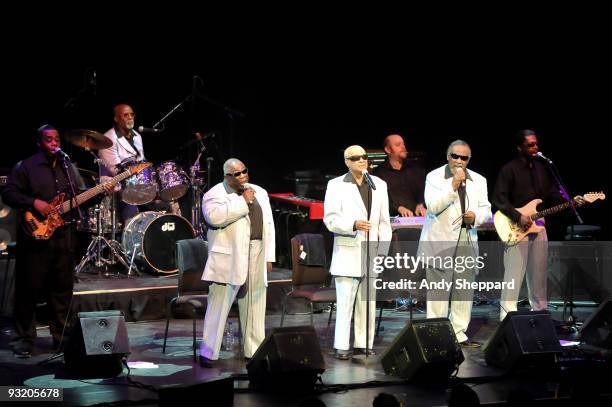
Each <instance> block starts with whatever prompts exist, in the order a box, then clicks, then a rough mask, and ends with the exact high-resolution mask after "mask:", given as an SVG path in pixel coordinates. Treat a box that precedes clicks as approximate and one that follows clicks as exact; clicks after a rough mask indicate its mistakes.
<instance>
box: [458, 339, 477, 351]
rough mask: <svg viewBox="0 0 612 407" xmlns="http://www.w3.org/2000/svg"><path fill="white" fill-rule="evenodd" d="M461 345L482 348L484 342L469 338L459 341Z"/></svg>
mask: <svg viewBox="0 0 612 407" xmlns="http://www.w3.org/2000/svg"><path fill="white" fill-rule="evenodd" d="M459 345H461V347H462V348H472V349H474V348H480V347H481V346H482V344H481V343H480V342H476V341H471V340H469V339H466V340H465V341H463V342H459Z"/></svg>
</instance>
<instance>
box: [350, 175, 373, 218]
mask: <svg viewBox="0 0 612 407" xmlns="http://www.w3.org/2000/svg"><path fill="white" fill-rule="evenodd" d="M344 182H350V183H352V184H355V186H356V187H357V189H358V190H359V195H361V200H362V201H363V206H365V207H366V210H367V211H368V215H369V214H370V212H371V211H372V195H368V194H370V187H369V185H368V183H367V182H366V180H365V179H364V180H363V181H362V182H361V185H359V184H358V183H357V181H356V180H355V177H353V174H352V173H351V172H350V171H349V172H348V174H346V175H345V176H344ZM368 204H369V205H368Z"/></svg>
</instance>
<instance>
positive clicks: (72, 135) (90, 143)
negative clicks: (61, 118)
mask: <svg viewBox="0 0 612 407" xmlns="http://www.w3.org/2000/svg"><path fill="white" fill-rule="evenodd" d="M65 136H66V139H67V140H68V141H69V142H71V143H72V144H74V145H75V146H79V147H83V148H84V149H86V150H100V149H103V148H109V147H110V146H112V145H113V142H112V141H111V140H110V139H109V138H108V137H106V136H105V135H104V134H101V133H98V132H97V131H93V130H84V129H75V130H68V131H67V132H66V134H65Z"/></svg>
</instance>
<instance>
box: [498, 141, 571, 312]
mask: <svg viewBox="0 0 612 407" xmlns="http://www.w3.org/2000/svg"><path fill="white" fill-rule="evenodd" d="M515 142H516V148H517V150H518V156H517V157H516V158H515V159H513V160H511V161H510V162H508V163H507V164H506V165H504V166H503V167H502V169H501V171H500V173H499V176H498V178H497V183H496V185H495V191H494V194H493V204H494V206H495V207H497V209H499V211H500V212H501V213H502V214H503V215H505V216H506V217H508V218H509V219H510V221H511V222H513V223H514V224H516V225H520V226H521V227H522V228H524V229H528V228H529V227H530V226H532V224H533V223H534V222H536V223H538V225H539V226H542V229H541V231H540V232H539V233H530V234H529V235H527V237H525V238H524V239H523V240H521V241H520V242H518V243H516V244H513V245H509V246H508V247H506V249H505V252H504V269H505V271H504V281H505V282H510V281H514V289H512V290H510V289H506V288H505V289H504V290H503V291H502V296H501V301H500V321H501V320H503V319H504V318H505V316H506V314H507V313H508V312H510V311H516V309H517V300H518V296H519V293H520V289H521V285H522V284H523V279H524V278H525V274H526V275H527V289H528V293H529V294H528V295H529V303H530V305H531V308H532V310H534V311H539V310H545V309H547V307H548V300H547V290H546V280H547V273H546V271H547V264H548V237H547V234H546V229H545V228H543V226H544V218H541V219H537V220H535V221H534V220H533V219H531V218H530V217H529V216H528V215H526V214H522V213H521V212H519V211H518V210H517V209H520V208H522V207H523V206H525V205H527V204H528V203H529V202H531V201H532V200H534V199H541V200H543V201H544V202H545V203H546V204H547V205H550V204H556V203H560V202H564V201H565V200H564V199H563V198H562V197H561V194H560V193H559V190H558V188H557V185H556V183H555V181H554V178H553V177H552V175H551V174H550V170H549V169H548V167H547V164H546V163H545V162H544V161H543V160H541V159H539V158H538V157H537V154H538V152H539V148H538V138H537V136H536V134H535V132H534V131H533V130H521V131H519V132H518V133H517V134H516V140H515ZM496 223H497V219H496ZM498 233H500V232H499V230H498ZM500 237H502V236H501V235H500ZM502 239H504V237H502ZM504 287H506V286H504Z"/></svg>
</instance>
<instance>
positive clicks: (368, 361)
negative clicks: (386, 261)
mask: <svg viewBox="0 0 612 407" xmlns="http://www.w3.org/2000/svg"><path fill="white" fill-rule="evenodd" d="M367 176H368V175H367V174H364V175H363V182H365V183H366V184H367V185H368V199H367V205H366V211H367V214H368V217H367V219H368V221H369V220H370V212H371V204H372V185H370V183H369V182H368V181H367V179H366V177H367ZM365 236H366V275H365V277H366V284H365V289H366V329H365V334H366V343H365V355H364V356H363V357H360V356H361V355H357V356H353V357H352V358H351V361H353V362H354V363H358V364H361V365H370V364H373V363H375V359H374V358H372V359H369V356H370V355H369V353H370V231H369V230H368V231H366V233H365ZM360 288H361V287H360Z"/></svg>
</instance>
